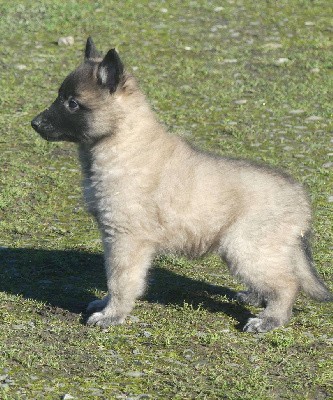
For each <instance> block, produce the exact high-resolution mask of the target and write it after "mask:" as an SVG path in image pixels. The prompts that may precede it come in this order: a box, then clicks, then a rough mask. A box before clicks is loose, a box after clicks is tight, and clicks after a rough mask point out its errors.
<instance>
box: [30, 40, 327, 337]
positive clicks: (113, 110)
mask: <svg viewBox="0 0 333 400" xmlns="http://www.w3.org/2000/svg"><path fill="white" fill-rule="evenodd" d="M85 56H86V57H85V62H84V63H83V64H82V65H81V66H80V67H78V69H76V70H75V71H74V72H73V73H71V74H70V75H69V76H68V77H67V78H66V79H65V81H64V83H63V84H62V86H61V88H60V91H59V96H58V98H57V99H56V101H55V102H54V103H53V104H52V105H51V107H50V108H49V109H47V110H45V111H44V112H43V113H41V114H39V115H38V116H37V117H36V118H35V119H34V120H33V121H32V126H33V127H34V129H36V130H37V132H39V133H40V134H41V135H42V136H43V137H44V138H45V139H47V140H69V141H72V142H76V143H78V147H79V158H80V162H81V165H82V171H83V177H84V178H83V187H84V195H85V200H86V204H87V207H88V209H89V211H90V212H91V213H92V214H93V215H94V216H95V218H96V220H97V222H98V225H99V228H100V231H101V235H102V240H103V246H104V256H105V268H106V275H107V285H108V295H107V296H106V297H105V298H104V299H102V300H96V301H94V302H92V303H91V304H90V305H89V307H88V311H89V312H91V313H92V314H91V316H90V317H89V319H88V324H96V325H99V326H102V327H106V326H108V325H110V324H117V323H122V322H123V321H124V319H125V318H126V316H127V315H128V314H129V313H130V312H131V310H132V308H133V306H134V302H135V300H136V299H137V298H138V297H139V296H140V295H141V294H142V293H143V291H144V288H145V278H146V274H147V270H148V268H149V266H150V265H151V262H152V259H153V257H154V256H155V255H156V254H158V253H165V252H172V253H182V254H186V255H188V256H189V257H199V256H203V255H205V254H207V253H210V252H214V253H218V254H219V255H220V256H221V257H222V258H223V259H224V260H226V262H227V264H228V266H229V268H230V271H231V273H232V274H234V275H236V276H238V277H239V278H240V279H241V280H242V281H243V282H244V284H245V285H247V287H248V289H249V290H248V291H246V292H240V293H239V294H238V298H239V300H241V301H245V302H249V303H252V304H255V305H265V308H264V310H263V311H262V312H261V313H260V314H259V315H258V317H256V318H250V319H249V321H248V322H247V324H246V325H245V327H244V329H245V330H246V331H250V332H264V331H268V330H271V329H274V328H275V327H277V326H280V325H282V324H285V323H286V322H287V321H288V320H289V318H290V316H291V312H292V306H293V304H294V301H295V298H296V295H297V293H298V292H299V290H304V291H305V292H306V293H307V294H309V295H310V296H312V297H313V298H315V299H317V300H322V301H324V300H330V299H331V295H330V293H329V291H328V290H327V288H326V286H325V285H324V284H323V283H322V281H321V280H320V279H319V278H318V275H317V273H316V272H315V270H314V268H313V266H312V261H311V258H310V257H309V246H308V236H309V232H310V229H311V208H310V204H309V201H308V197H307V195H306V193H305V192H304V189H303V188H302V186H301V185H300V184H299V183H297V182H295V181H294V180H292V179H291V178H290V177H288V176H287V175H285V174H282V173H280V172H277V171H276V170H274V169H271V168H268V167H263V166H258V165H255V164H252V163H250V162H247V161H243V160H234V159H228V158H223V157H217V156H214V155H210V154H205V153H203V152H200V151H198V150H195V149H193V148H192V147H191V146H190V145H189V144H187V143H186V142H185V141H183V140H182V139H181V138H179V137H177V136H174V135H172V134H170V133H168V132H167V131H166V130H165V128H164V127H163V126H162V125H161V124H160V123H159V122H158V121H157V119H156V116H155V114H154V112H153V111H152V110H151V108H150V106H149V104H148V102H147V101H146V99H145V96H144V95H143V93H142V92H141V91H140V89H139V88H138V85H137V83H136V81H135V79H134V78H133V77H132V76H131V75H130V74H128V73H126V72H125V71H124V67H123V64H122V62H121V60H120V58H119V56H118V54H117V53H116V51H115V50H110V51H109V52H108V53H107V55H106V56H105V57H104V58H102V57H101V56H100V54H99V52H98V51H97V50H96V48H95V46H94V44H93V42H92V40H91V39H90V38H89V39H88V41H87V46H86V53H85Z"/></svg>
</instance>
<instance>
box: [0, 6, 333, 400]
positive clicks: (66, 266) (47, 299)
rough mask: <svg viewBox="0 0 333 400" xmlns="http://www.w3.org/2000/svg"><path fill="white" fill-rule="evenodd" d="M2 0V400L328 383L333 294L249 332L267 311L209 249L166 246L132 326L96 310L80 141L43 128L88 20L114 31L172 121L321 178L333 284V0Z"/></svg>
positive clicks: (326, 257) (97, 272) (113, 41)
mask: <svg viewBox="0 0 333 400" xmlns="http://www.w3.org/2000/svg"><path fill="white" fill-rule="evenodd" d="M221 4H222V7H221ZM0 13H1V21H0V33H1V36H2V43H3V45H2V46H1V49H0V55H1V57H0V64H1V70H0V79H1V91H2V93H1V98H0V106H1V114H0V154H1V161H0V162H1V174H0V246H1V248H0V274H1V278H0V321H1V325H0V397H1V399H10V400H11V399H60V398H65V395H66V394H67V395H71V396H73V397H74V398H77V399H98V398H105V399H144V398H150V399H194V398H195V399H209V400H211V399H329V398H332V397H333V385H332V382H333V375H332V371H333V363H332V355H333V354H332V353H333V352H332V340H333V337H332V328H333V320H332V305H331V304H317V303H315V302H313V301H311V300H309V299H308V298H305V297H303V296H302V295H301V296H299V298H298V300H297V302H296V304H295V308H294V316H293V319H292V321H291V322H290V324H289V325H288V326H287V327H284V328H281V329H278V330H276V331H273V332H271V333H267V334H265V335H262V334H260V335H250V334H244V333H242V332H241V327H242V325H243V324H244V322H245V320H246V318H248V316H249V315H251V313H256V312H257V310H256V309H254V308H250V307H249V308H248V307H243V306H241V305H239V304H237V303H235V302H234V301H233V300H232V299H231V298H232V293H233V292H234V291H235V290H237V289H239V288H241V285H240V284H239V282H237V281H235V280H234V279H233V278H232V277H231V276H230V275H229V274H228V272H227V269H226V266H225V265H222V264H221V263H220V262H219V260H217V259H216V258H214V257H210V258H208V259H203V260H196V261H191V262H190V261H188V260H186V259H182V258H175V257H171V256H170V257H161V258H158V259H156V261H155V262H154V268H152V271H151V274H150V279H149V286H148V290H147V293H146V295H145V297H144V298H143V299H142V300H140V301H139V302H138V304H137V306H136V308H135V310H134V312H133V314H132V316H131V317H130V318H129V319H128V321H127V322H126V323H125V324H124V325H123V326H117V327H112V328H109V329H108V330H106V331H101V330H100V329H97V328H88V327H86V326H85V325H84V323H83V322H84V309H85V306H86V304H87V303H88V302H89V301H90V300H92V299H93V298H94V297H96V296H97V297H99V296H102V295H103V293H104V292H105V289H106V288H105V279H104V271H103V265H102V256H101V246H100V243H99V236H98V231H97V229H96V226H95V223H94V221H93V220H92V218H91V217H90V216H89V215H87V213H86V212H85V209H84V205H83V202H82V198H81V189H80V172H79V169H78V164H77V161H76V150H75V147H74V146H73V145H70V144H65V143H61V144H54V143H53V144H50V143H47V142H45V141H43V140H41V139H40V138H39V137H38V135H36V134H35V133H34V132H33V130H32V129H31V128H30V120H31V118H32V117H33V116H34V115H36V114H37V113H38V112H40V111H41V110H43V109H44V108H45V107H46V106H48V105H49V104H50V102H51V100H52V99H53V98H54V97H55V96H56V91H57V88H58V86H59V84H60V83H61V82H62V80H63V78H64V77H65V76H66V74H67V73H69V72H70V71H71V70H72V69H73V68H74V67H75V66H76V65H77V64H78V63H79V62H80V61H81V58H82V49H83V46H84V43H85V40H86V38H87V36H88V35H92V36H93V37H94V39H95V42H96V43H97V45H98V46H99V47H100V48H101V49H102V50H103V51H106V50H108V49H109V48H111V47H114V46H116V47H117V48H118V50H119V51H120V53H121V56H122V58H123V59H124V60H125V62H126V64H127V65H128V68H129V69H133V71H134V73H135V75H136V76H137V77H138V79H139V81H140V83H141V87H142V88H143V90H144V91H145V93H146V94H147V96H148V97H149V99H150V101H151V104H152V106H153V107H154V108H155V110H156V111H157V112H158V115H159V117H160V119H161V121H163V122H164V123H165V124H166V125H167V126H169V127H170V129H172V130H173V131H175V132H176V133H178V134H180V135H184V136H186V137H187V138H188V139H189V140H190V141H191V142H193V143H195V144H196V145H197V146H200V147H202V148H205V149H207V150H211V151H214V152H216V153H219V154H226V155H232V156H239V157H245V158H249V159H253V160H257V161H262V162H266V163H268V164H270V165H273V166H276V167H279V168H282V169H285V170H287V171H289V172H290V173H291V174H292V175H293V176H295V177H296V178H297V179H298V180H300V181H301V182H303V183H304V184H305V185H306V186H307V187H308V189H309V193H310V195H311V198H312V201H313V207H314V235H313V243H314V257H315V261H316V265H317V268H318V270H319V271H320V273H321V275H322V276H323V277H324V278H325V280H326V281H327V282H328V283H329V285H330V286H331V288H332V273H333V271H332V261H331V257H332V239H333V238H332V236H333V233H332V222H333V214H332V202H329V199H330V196H332V195H333V193H332V183H333V182H332V164H330V162H331V157H332V139H331V133H332V128H333V127H332V122H331V121H332V111H331V110H332V109H331V105H332V103H331V88H332V83H333V82H332V67H333V63H332V58H331V53H330V41H329V40H330V35H331V34H332V29H333V27H332V20H331V2H330V1H328V0H314V1H305V0H304V1H302V0H292V1H286V0H282V1H279V2H273V1H265V2H251V1H246V0H243V1H242V0H237V1H236V0H234V1H232V0H230V1H226V2H222V3H221V2H212V1H207V2H204V1H188V0H186V1H173V2H172V4H171V2H170V3H169V2H155V1H140V2H138V1H126V2H108V1H102V0H101V1H99V2H90V1H87V0H83V1H81V2H79V3H78V2H74V1H68V2H61V1H59V0H52V1H49V0H45V1H43V2H29V3H28V2H23V1H18V0H12V1H11V2H6V3H5V2H1V4H0ZM67 35H73V36H74V37H75V44H74V45H73V46H71V47H59V46H57V45H56V42H57V39H58V38H59V37H60V36H67ZM314 117H318V118H314ZM67 397H68V396H67Z"/></svg>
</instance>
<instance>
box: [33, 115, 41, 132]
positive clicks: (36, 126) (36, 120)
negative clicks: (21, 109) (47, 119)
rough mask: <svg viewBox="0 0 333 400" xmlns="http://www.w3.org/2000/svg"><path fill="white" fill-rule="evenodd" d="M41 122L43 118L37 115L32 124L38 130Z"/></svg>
mask: <svg viewBox="0 0 333 400" xmlns="http://www.w3.org/2000/svg"><path fill="white" fill-rule="evenodd" d="M40 123H41V120H40V119H39V118H38V117H36V118H34V119H33V120H32V121H31V126H32V127H33V128H34V129H35V131H37V129H38V128H39V127H40Z"/></svg>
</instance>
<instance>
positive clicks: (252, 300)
mask: <svg viewBox="0 0 333 400" xmlns="http://www.w3.org/2000/svg"><path fill="white" fill-rule="evenodd" d="M236 300H237V301H238V302H239V303H242V304H249V305H251V306H255V307H264V306H265V299H264V298H263V297H262V296H261V295H259V294H257V293H255V292H250V291H240V292H238V293H236Z"/></svg>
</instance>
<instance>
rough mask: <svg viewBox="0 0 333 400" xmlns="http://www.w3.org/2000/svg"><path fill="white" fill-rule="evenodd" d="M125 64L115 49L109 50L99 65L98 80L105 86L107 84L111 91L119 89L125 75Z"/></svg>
mask: <svg viewBox="0 0 333 400" xmlns="http://www.w3.org/2000/svg"><path fill="white" fill-rule="evenodd" d="M123 73H124V66H123V63H122V62H121V60H120V58H119V55H118V53H117V52H116V50H115V49H112V50H109V51H108V52H107V54H106V56H105V57H104V59H103V61H102V62H101V63H100V65H99V67H98V74H97V77H98V80H99V83H100V84H102V85H103V86H107V87H108V88H109V90H110V93H113V92H115V91H116V90H117V87H118V85H119V83H120V81H121V79H122V77H123Z"/></svg>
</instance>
